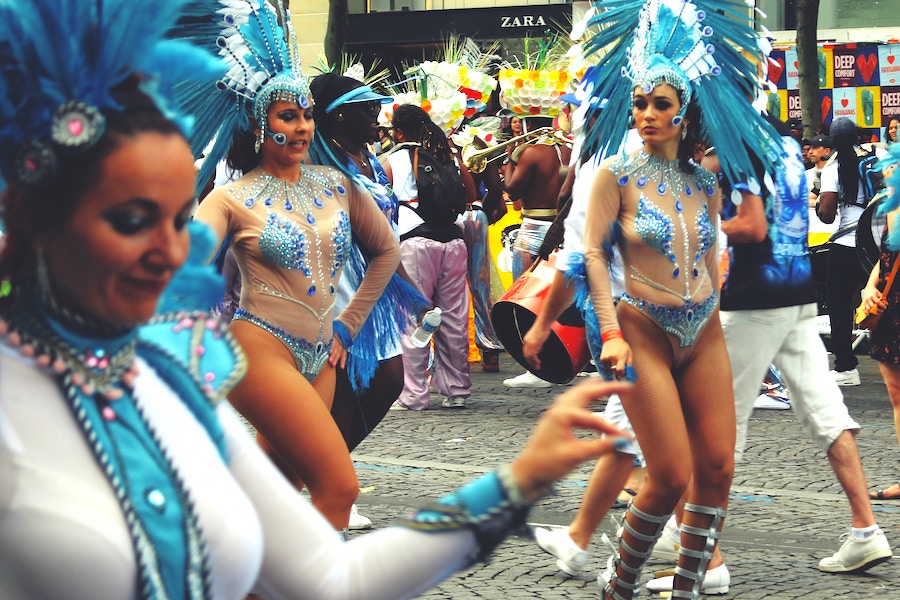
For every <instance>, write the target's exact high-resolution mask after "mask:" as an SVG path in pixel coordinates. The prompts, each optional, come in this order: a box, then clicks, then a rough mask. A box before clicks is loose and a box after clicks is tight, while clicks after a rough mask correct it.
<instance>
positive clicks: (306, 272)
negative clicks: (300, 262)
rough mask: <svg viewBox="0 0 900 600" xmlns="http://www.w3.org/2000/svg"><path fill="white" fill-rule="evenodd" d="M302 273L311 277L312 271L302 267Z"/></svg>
mask: <svg viewBox="0 0 900 600" xmlns="http://www.w3.org/2000/svg"><path fill="white" fill-rule="evenodd" d="M303 274H304V275H306V276H307V277H312V271H310V270H309V269H303Z"/></svg>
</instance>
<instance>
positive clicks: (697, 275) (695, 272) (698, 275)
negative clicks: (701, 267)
mask: <svg viewBox="0 0 900 600" xmlns="http://www.w3.org/2000/svg"><path fill="white" fill-rule="evenodd" d="M697 277H700V271H698V270H697V269H694V279H696V278H697Z"/></svg>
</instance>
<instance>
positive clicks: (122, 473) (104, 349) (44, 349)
mask: <svg viewBox="0 0 900 600" xmlns="http://www.w3.org/2000/svg"><path fill="white" fill-rule="evenodd" d="M17 294H18V298H17V300H16V301H15V303H14V305H13V307H12V308H11V310H10V311H9V312H8V313H7V314H6V315H4V318H0V338H3V339H4V341H5V343H6V344H7V345H8V346H10V347H12V348H14V349H17V350H18V351H19V352H20V353H21V354H22V355H23V356H25V357H28V358H33V359H34V361H35V364H36V365H37V366H38V367H39V368H40V369H41V370H43V371H45V372H46V373H48V374H49V375H51V376H52V377H53V378H54V379H55V380H56V382H57V384H58V385H59V386H60V388H61V391H62V395H63V398H64V400H65V402H66V404H67V405H68V406H69V409H70V410H71V411H72V414H73V416H74V417H75V421H76V422H77V423H78V426H79V427H80V429H81V431H82V433H83V435H84V437H85V440H86V442H87V443H88V445H89V447H90V449H91V453H92V454H93V455H94V459H95V460H96V461H97V464H98V465H99V467H100V468H101V469H102V470H103V473H104V475H105V476H106V478H107V480H108V481H109V483H110V486H111V487H112V488H113V491H114V493H115V495H116V498H117V500H118V502H119V505H120V507H121V508H122V512H123V514H124V516H125V521H126V523H127V525H128V529H129V534H130V536H131V541H132V547H133V549H134V552H135V557H136V565H137V571H138V577H139V581H140V584H139V585H140V597H141V598H143V599H147V600H169V599H172V600H174V599H176V598H178V599H181V598H187V599H190V600H201V599H207V598H209V597H210V595H211V591H210V589H211V587H210V573H209V564H208V553H207V549H206V542H205V539H204V536H203V532H202V530H201V527H200V524H199V521H198V519H197V515H196V513H195V510H194V504H193V501H192V500H191V498H190V495H189V493H188V491H187V488H186V486H185V485H184V482H183V480H182V478H181V476H180V474H179V473H178V471H177V469H176V468H175V466H174V464H173V463H172V461H171V459H170V458H169V456H168V455H167V453H166V450H165V448H164V447H163V446H162V443H161V441H160V439H159V437H158V435H157V433H156V432H155V431H154V429H153V427H152V426H151V425H150V423H149V421H148V420H147V418H146V417H145V415H144V413H143V411H142V409H141V408H140V406H139V405H138V404H137V403H136V402H135V398H134V387H133V385H134V382H135V378H136V377H137V375H138V371H137V368H136V366H135V358H136V355H137V352H136V348H137V331H136V330H134V329H130V330H127V331H122V330H120V332H119V334H118V335H115V336H112V337H110V336H109V335H108V334H109V331H110V329H111V328H110V327H109V326H103V325H102V324H99V331H100V333H99V334H98V335H96V336H95V337H90V336H89V335H88V333H87V332H88V331H89V330H90V329H91V323H92V321H91V320H90V319H86V318H83V317H76V316H74V315H73V313H71V312H65V311H55V310H53V306H55V304H54V303H53V302H52V300H50V301H46V300H42V299H43V298H44V297H45V295H44V294H41V293H40V292H38V291H37V290H34V289H31V288H30V287H28V286H21V289H19V290H17ZM76 330H78V331H81V332H84V333H75V331H76Z"/></svg>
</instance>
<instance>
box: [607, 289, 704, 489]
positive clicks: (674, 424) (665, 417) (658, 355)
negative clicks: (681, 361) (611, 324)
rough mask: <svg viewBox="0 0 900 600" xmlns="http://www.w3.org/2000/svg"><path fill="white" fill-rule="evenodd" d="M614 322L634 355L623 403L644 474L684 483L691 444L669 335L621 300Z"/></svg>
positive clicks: (657, 478) (688, 465) (687, 470)
mask: <svg viewBox="0 0 900 600" xmlns="http://www.w3.org/2000/svg"><path fill="white" fill-rule="evenodd" d="M617 314H618V318H619V326H620V327H621V329H622V334H623V336H624V337H625V340H626V341H627V342H628V345H629V346H630V347H631V351H632V354H633V357H634V369H635V372H636V373H637V379H636V380H635V383H634V387H633V388H632V390H631V392H630V393H628V394H623V395H622V405H623V406H624V407H625V412H626V413H627V414H628V418H629V419H630V420H631V425H632V427H633V428H634V432H635V435H636V436H637V439H638V442H639V443H640V445H641V449H642V450H643V452H644V457H645V459H646V461H647V470H648V475H649V477H650V478H651V479H655V480H657V481H660V480H662V479H664V478H671V479H672V483H673V484H674V483H684V482H683V481H679V480H683V479H684V478H685V477H687V476H688V474H689V473H690V464H691V461H690V446H689V443H688V432H687V428H686V424H685V420H684V415H683V414H682V409H681V400H680V398H679V395H678V388H677V386H676V385H675V379H674V377H673V375H672V360H673V352H672V348H671V345H670V339H669V336H668V335H667V334H666V332H665V331H663V330H662V329H661V328H660V327H659V325H657V324H656V323H655V322H654V321H652V320H650V319H649V318H647V317H645V316H644V315H643V314H641V313H640V312H639V311H638V310H637V309H635V308H633V307H632V306H630V305H625V304H620V305H619V309H618V310H617Z"/></svg>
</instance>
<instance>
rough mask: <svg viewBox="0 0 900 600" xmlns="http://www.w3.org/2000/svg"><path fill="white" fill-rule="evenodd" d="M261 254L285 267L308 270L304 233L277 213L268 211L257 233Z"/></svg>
mask: <svg viewBox="0 0 900 600" xmlns="http://www.w3.org/2000/svg"><path fill="white" fill-rule="evenodd" d="M259 249H260V251H261V252H262V255H263V256H264V257H266V258H267V259H268V260H270V261H272V262H273V263H275V264H276V265H278V266H279V267H284V268H285V269H303V270H304V272H307V271H308V270H309V265H308V264H307V258H306V234H304V233H303V232H302V231H301V230H300V228H299V227H298V226H297V225H296V224H295V223H293V222H292V221H290V220H289V219H286V218H284V217H281V216H279V215H278V214H277V213H274V212H270V213H269V216H268V218H267V219H266V224H265V226H264V227H263V230H262V232H260V234H259Z"/></svg>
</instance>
